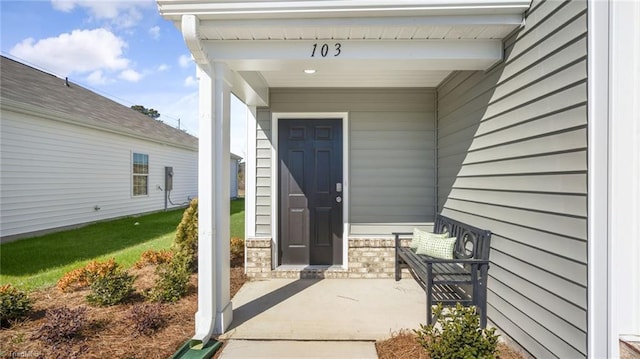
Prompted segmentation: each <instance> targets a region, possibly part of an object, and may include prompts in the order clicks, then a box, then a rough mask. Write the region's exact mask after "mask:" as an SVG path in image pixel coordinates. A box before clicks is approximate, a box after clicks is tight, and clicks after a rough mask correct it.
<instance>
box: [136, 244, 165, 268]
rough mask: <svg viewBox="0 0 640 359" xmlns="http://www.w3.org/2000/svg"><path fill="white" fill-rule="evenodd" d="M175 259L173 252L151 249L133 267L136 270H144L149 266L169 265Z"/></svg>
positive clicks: (143, 253)
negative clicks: (143, 268)
mask: <svg viewBox="0 0 640 359" xmlns="http://www.w3.org/2000/svg"><path fill="white" fill-rule="evenodd" d="M172 257H173V252H172V251H170V250H168V249H163V250H159V251H155V250H153V249H149V250H147V251H144V252H142V254H141V255H140V259H139V260H138V261H137V262H136V263H135V264H134V265H133V266H134V267H136V268H142V267H144V266H146V265H149V264H162V263H169V262H170V261H171V258H172Z"/></svg>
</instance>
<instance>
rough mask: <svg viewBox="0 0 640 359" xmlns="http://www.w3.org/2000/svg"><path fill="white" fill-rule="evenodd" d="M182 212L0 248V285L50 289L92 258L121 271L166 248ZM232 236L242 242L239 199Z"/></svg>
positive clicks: (233, 209)
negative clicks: (150, 252) (146, 253)
mask: <svg viewBox="0 0 640 359" xmlns="http://www.w3.org/2000/svg"><path fill="white" fill-rule="evenodd" d="M182 213H183V210H182V209H180V210H174V211H167V212H159V213H153V214H149V215H144V216H139V217H127V218H122V219H117V220H114V221H109V222H101V223H96V224H92V225H89V226H86V227H82V228H78V229H73V230H68V231H63V232H57V233H51V234H47V235H44V236H39V237H34V238H29V239H23V240H20V241H16V242H11V243H6V244H2V245H0V284H7V283H10V284H13V285H15V286H17V287H19V288H21V289H24V290H33V289H39V288H45V287H49V286H52V285H55V284H56V282H57V281H58V279H59V278H60V277H62V276H63V275H64V274H65V273H66V272H68V271H70V270H72V269H75V268H79V267H82V266H84V265H85V264H86V263H88V262H90V261H91V260H106V259H109V258H115V260H116V262H118V263H119V264H120V265H122V266H123V267H125V268H128V267H130V266H131V265H133V264H134V263H135V262H136V261H137V260H138V258H139V257H140V254H141V253H142V252H144V251H146V250H148V249H154V250H159V249H166V248H170V247H171V244H172V243H173V238H174V236H175V232H176V227H177V226H178V223H180V219H181V218H182ZM231 236H237V237H240V238H244V200H242V199H240V200H234V201H232V202H231Z"/></svg>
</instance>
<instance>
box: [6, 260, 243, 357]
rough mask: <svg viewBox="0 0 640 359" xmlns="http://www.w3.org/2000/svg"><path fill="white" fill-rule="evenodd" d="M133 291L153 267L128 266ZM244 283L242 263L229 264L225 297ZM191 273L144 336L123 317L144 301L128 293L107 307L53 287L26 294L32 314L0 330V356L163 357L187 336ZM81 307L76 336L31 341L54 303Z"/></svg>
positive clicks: (192, 309) (146, 282) (144, 284)
mask: <svg viewBox="0 0 640 359" xmlns="http://www.w3.org/2000/svg"><path fill="white" fill-rule="evenodd" d="M130 273H131V274H133V275H135V276H136V282H135V286H136V288H137V290H138V293H139V292H140V291H142V290H143V289H146V288H150V287H151V286H152V285H153V281H154V266H146V267H143V268H141V269H132V270H131V271H130ZM246 281H247V277H246V276H245V275H244V269H243V268H242V267H234V268H231V296H232V297H233V295H235V293H236V292H237V291H238V290H239V289H240V287H242V285H243V284H244V283H245V282H246ZM196 286H197V275H196V274H194V275H192V276H191V279H190V286H189V292H188V294H187V296H186V297H184V298H182V299H181V300H180V301H178V302H177V303H175V304H166V305H164V306H163V310H162V316H163V317H164V318H165V319H166V320H165V325H164V326H162V327H161V328H160V329H159V330H158V331H157V332H155V333H154V334H152V335H150V336H145V335H137V334H136V333H134V331H133V330H132V325H131V323H130V322H129V320H128V319H127V313H128V312H129V310H130V309H131V307H132V306H133V305H135V304H136V303H141V302H143V301H144V298H143V297H142V295H140V294H137V295H134V296H133V298H132V299H131V300H130V301H129V302H128V303H126V304H122V305H116V306H113V307H92V306H89V305H88V304H87V302H86V300H85V297H86V296H87V294H89V291H88V290H80V291H76V292H72V293H62V292H61V291H60V290H58V289H57V288H55V287H52V288H48V289H45V290H41V291H36V292H33V293H31V294H30V296H31V297H32V298H33V299H35V304H34V311H33V313H32V315H31V316H30V317H29V318H28V319H27V320H24V321H22V322H20V323H15V324H14V325H13V326H12V327H11V328H9V329H5V328H3V329H2V330H0V357H2V358H5V357H6V358H11V357H28V358H74V357H75V358H131V359H133V358H145V359H146V358H168V357H170V356H171V355H173V354H174V353H175V352H176V350H177V349H178V348H179V347H180V346H181V345H182V344H183V343H184V342H185V341H187V340H188V339H189V338H191V336H192V335H193V330H194V329H193V328H194V325H195V323H194V321H195V320H194V315H195V313H196V310H197V290H196ZM63 306H66V307H69V308H77V307H86V308H87V312H86V320H85V323H84V325H83V328H82V331H81V334H80V335H79V336H77V337H76V338H74V339H72V340H68V341H66V342H65V343H63V344H61V345H58V346H55V347H52V346H51V345H48V344H46V343H44V342H43V341H42V340H39V339H35V338H34V337H35V333H36V332H37V330H38V328H39V327H40V326H41V325H42V324H43V323H44V322H45V320H46V318H45V314H46V312H47V310H51V309H53V308H60V307H63Z"/></svg>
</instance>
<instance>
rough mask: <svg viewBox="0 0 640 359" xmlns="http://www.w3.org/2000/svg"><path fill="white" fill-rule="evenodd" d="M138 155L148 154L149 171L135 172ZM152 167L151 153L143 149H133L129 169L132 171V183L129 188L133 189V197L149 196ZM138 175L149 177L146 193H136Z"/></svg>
mask: <svg viewBox="0 0 640 359" xmlns="http://www.w3.org/2000/svg"><path fill="white" fill-rule="evenodd" d="M136 155H143V156H146V159H147V173H146V174H144V173H135V172H134V163H135V160H134V158H135V156H136ZM150 167H151V166H150V161H149V154H148V153H145V152H142V151H131V164H130V166H129V169H130V171H131V177H130V178H131V185H130V186H129V188H130V190H131V197H132V198H141V197H149V177H150V176H149V175H150V173H151V170H150ZM136 177H146V178H147V191H146V193H145V194H136V193H135V190H134V187H135V184H136V181H135V178H136Z"/></svg>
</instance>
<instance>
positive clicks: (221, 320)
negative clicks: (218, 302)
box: [214, 302, 233, 334]
mask: <svg viewBox="0 0 640 359" xmlns="http://www.w3.org/2000/svg"><path fill="white" fill-rule="evenodd" d="M232 321H233V303H232V302H229V303H227V305H225V307H224V308H223V309H222V311H220V312H218V313H216V321H215V329H214V331H215V333H216V334H224V332H225V331H226V330H227V328H229V325H231V322H232Z"/></svg>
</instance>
